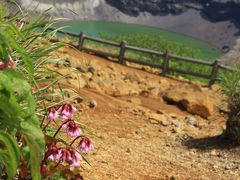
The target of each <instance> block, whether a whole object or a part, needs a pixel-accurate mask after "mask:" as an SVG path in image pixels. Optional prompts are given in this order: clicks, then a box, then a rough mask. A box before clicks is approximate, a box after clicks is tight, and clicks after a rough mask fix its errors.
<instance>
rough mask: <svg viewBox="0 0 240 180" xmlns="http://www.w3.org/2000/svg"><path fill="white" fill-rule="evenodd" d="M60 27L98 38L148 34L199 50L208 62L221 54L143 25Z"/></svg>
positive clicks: (98, 23) (69, 24) (193, 40)
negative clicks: (102, 35) (101, 34)
mask: <svg viewBox="0 0 240 180" xmlns="http://www.w3.org/2000/svg"><path fill="white" fill-rule="evenodd" d="M62 26H64V27H65V28H64V31H69V32H74V33H77V34H79V33H80V32H84V33H86V34H88V35H91V36H95V37H99V35H100V33H107V34H109V35H117V34H128V35H131V34H134V33H148V34H152V35H153V36H154V35H158V36H162V37H163V38H165V39H167V40H171V41H173V42H175V43H179V44H183V45H187V46H190V47H192V48H194V49H197V50H199V51H200V52H201V58H202V59H205V60H209V61H212V60H215V59H216V58H218V57H219V56H220V55H221V54H222V53H221V51H220V50H219V49H217V48H215V47H214V46H212V45H210V44H208V43H206V42H203V41H201V40H198V39H196V38H192V37H190V36H185V35H181V34H178V33H174V32H169V31H166V30H164V29H160V28H154V27H148V26H143V25H136V24H126V23H116V22H106V21H64V22H59V23H58V24H56V27H62Z"/></svg>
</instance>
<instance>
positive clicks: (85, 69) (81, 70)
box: [76, 66, 88, 73]
mask: <svg viewBox="0 0 240 180" xmlns="http://www.w3.org/2000/svg"><path fill="white" fill-rule="evenodd" d="M76 69H77V70H78V71H79V72H81V73H86V72H87V71H88V70H87V68H85V67H82V66H78V67H76Z"/></svg>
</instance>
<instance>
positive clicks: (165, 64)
mask: <svg viewBox="0 0 240 180" xmlns="http://www.w3.org/2000/svg"><path fill="white" fill-rule="evenodd" d="M168 65H169V53H168V51H166V53H165V54H164V58H163V67H162V73H161V74H162V75H163V76H164V75H166V74H167V72H168Z"/></svg>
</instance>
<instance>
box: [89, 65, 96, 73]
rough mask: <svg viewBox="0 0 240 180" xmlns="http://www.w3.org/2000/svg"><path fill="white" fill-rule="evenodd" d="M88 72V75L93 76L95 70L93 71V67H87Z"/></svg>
mask: <svg viewBox="0 0 240 180" xmlns="http://www.w3.org/2000/svg"><path fill="white" fill-rule="evenodd" d="M88 72H90V73H92V74H94V72H95V69H94V67H92V66H89V67H88Z"/></svg>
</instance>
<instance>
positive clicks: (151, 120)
mask: <svg viewBox="0 0 240 180" xmlns="http://www.w3.org/2000/svg"><path fill="white" fill-rule="evenodd" d="M149 122H150V123H151V124H159V122H158V121H157V120H155V119H150V120H149Z"/></svg>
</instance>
